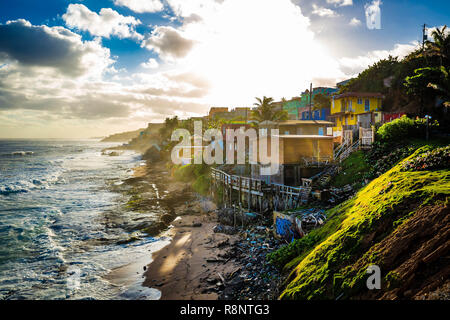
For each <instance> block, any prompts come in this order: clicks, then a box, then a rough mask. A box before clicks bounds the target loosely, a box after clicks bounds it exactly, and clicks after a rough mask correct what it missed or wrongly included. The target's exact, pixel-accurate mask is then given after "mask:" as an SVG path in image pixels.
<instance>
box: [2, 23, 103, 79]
mask: <svg viewBox="0 0 450 320" xmlns="http://www.w3.org/2000/svg"><path fill="white" fill-rule="evenodd" d="M100 48H101V47H99V46H89V45H86V43H83V42H82V41H81V38H80V37H79V36H78V35H77V34H75V33H73V32H71V31H69V30H67V29H65V28H63V27H52V28H49V27H47V26H33V25H31V24H30V23H29V22H28V21H26V20H22V19H21V20H16V21H9V22H8V23H7V24H3V25H0V58H3V59H5V58H8V59H10V60H14V61H17V62H19V63H20V64H21V65H24V66H33V67H50V68H54V69H57V70H59V71H60V72H61V73H63V74H66V75H70V76H80V75H82V74H84V73H85V72H86V71H87V67H88V66H86V65H84V64H83V61H82V59H83V57H84V56H85V55H86V54H89V53H95V50H98V49H100Z"/></svg>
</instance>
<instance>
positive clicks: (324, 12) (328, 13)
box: [312, 3, 338, 17]
mask: <svg viewBox="0 0 450 320" xmlns="http://www.w3.org/2000/svg"><path fill="white" fill-rule="evenodd" d="M312 7H313V11H312V14H315V15H318V16H320V17H337V16H338V14H337V13H336V12H335V11H333V10H331V9H328V8H323V7H319V6H318V5H316V4H315V3H313V5H312Z"/></svg>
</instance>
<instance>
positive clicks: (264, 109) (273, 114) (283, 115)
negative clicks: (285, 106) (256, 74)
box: [251, 96, 289, 122]
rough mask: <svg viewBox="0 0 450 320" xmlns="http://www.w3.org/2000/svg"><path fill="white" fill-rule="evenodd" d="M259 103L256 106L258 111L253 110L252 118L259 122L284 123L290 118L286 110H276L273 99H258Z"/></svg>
mask: <svg viewBox="0 0 450 320" xmlns="http://www.w3.org/2000/svg"><path fill="white" fill-rule="evenodd" d="M256 100H257V102H256V103H254V105H255V106H256V107H257V109H256V110H252V113H251V118H252V119H253V120H256V121H258V122H263V121H266V120H268V121H283V120H287V119H288V118H289V115H288V113H287V111H286V110H276V108H275V104H274V101H273V98H269V97H266V96H264V97H263V98H262V99H261V98H256Z"/></svg>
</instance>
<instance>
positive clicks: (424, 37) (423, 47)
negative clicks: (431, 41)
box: [422, 23, 428, 52]
mask: <svg viewBox="0 0 450 320" xmlns="http://www.w3.org/2000/svg"><path fill="white" fill-rule="evenodd" d="M426 31H427V25H426V24H425V23H424V24H423V26H422V52H425V41H427V40H428V36H427V34H426Z"/></svg>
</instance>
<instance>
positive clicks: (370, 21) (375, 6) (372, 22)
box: [364, 0, 382, 30]
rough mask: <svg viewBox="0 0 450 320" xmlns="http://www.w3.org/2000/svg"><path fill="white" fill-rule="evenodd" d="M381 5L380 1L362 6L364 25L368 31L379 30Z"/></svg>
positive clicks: (376, 0) (375, 0)
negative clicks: (364, 18) (364, 15)
mask: <svg viewBox="0 0 450 320" xmlns="http://www.w3.org/2000/svg"><path fill="white" fill-rule="evenodd" d="M381 4H382V2H381V1H380V0H373V1H372V2H371V3H370V4H369V3H366V4H365V5H364V9H365V13H366V25H367V28H368V29H369V30H373V29H381V8H380V5H381Z"/></svg>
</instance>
